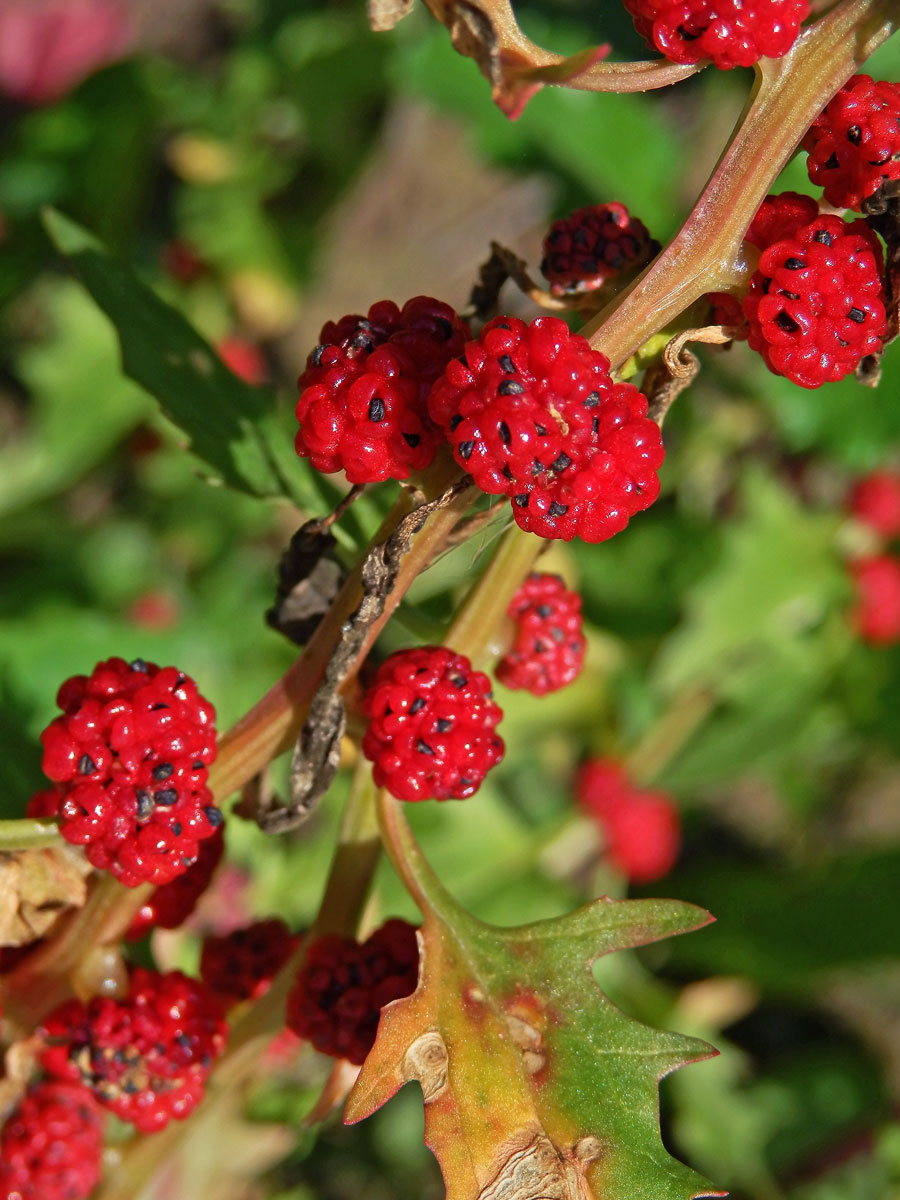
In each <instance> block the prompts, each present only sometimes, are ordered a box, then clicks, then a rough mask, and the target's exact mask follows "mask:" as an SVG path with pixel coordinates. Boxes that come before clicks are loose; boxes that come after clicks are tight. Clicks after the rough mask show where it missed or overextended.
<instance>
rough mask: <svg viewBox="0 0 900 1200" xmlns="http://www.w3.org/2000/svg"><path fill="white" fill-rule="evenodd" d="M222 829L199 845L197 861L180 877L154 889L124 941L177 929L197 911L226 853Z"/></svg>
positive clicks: (139, 910)
mask: <svg viewBox="0 0 900 1200" xmlns="http://www.w3.org/2000/svg"><path fill="white" fill-rule="evenodd" d="M224 832H225V831H224V827H220V828H219V829H217V830H216V831H215V833H214V834H213V836H212V837H210V838H206V839H205V841H202V842H201V843H200V849H199V851H198V853H197V858H196V860H195V861H194V862H193V863H192V864H191V865H190V866H189V867H188V868H187V870H186V871H185V872H184V874H183V875H178V876H176V878H175V879H173V880H172V882H171V883H164V884H163V885H162V886H161V887H158V888H155V889H154V890H153V893H152V894H151V895H150V896H149V897H148V898H147V901H146V902H145V903H144V904H142V905H141V907H140V908H139V909H138V912H137V916H136V917H135V918H134V920H133V921H132V922H131V925H130V926H129V927H128V932H127V933H126V935H125V936H126V937H127V938H128V940H129V941H131V942H133V941H135V940H136V939H137V938H141V937H143V936H144V934H146V933H149V932H150V930H151V929H177V928H178V927H179V926H180V925H183V924H184V922H185V921H186V920H187V919H188V917H189V916H190V915H191V913H192V912H193V911H194V909H195V908H196V907H197V901H198V900H199V899H200V897H201V896H202V895H203V893H204V892H205V891H206V889H207V888H208V887H209V884H210V881H211V880H212V877H213V875H214V874H215V871H216V867H217V866H218V865H219V863H220V861H221V859H222V855H223V853H224V852H225V836H224Z"/></svg>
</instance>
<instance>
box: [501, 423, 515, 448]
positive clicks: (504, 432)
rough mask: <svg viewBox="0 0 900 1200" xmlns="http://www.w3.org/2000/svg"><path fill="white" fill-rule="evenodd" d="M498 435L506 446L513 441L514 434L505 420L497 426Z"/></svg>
mask: <svg viewBox="0 0 900 1200" xmlns="http://www.w3.org/2000/svg"><path fill="white" fill-rule="evenodd" d="M497 436H498V437H499V438H500V441H501V442H502V443H503V445H504V446H508V445H509V443H510V442H511V441H512V434H511V433H510V432H509V426H508V425H507V423H506V422H505V421H501V422H500V424H499V425H498V426H497Z"/></svg>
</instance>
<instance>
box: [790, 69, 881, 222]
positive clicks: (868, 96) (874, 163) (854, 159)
mask: <svg viewBox="0 0 900 1200" xmlns="http://www.w3.org/2000/svg"><path fill="white" fill-rule="evenodd" d="M803 149H804V150H806V151H807V152H808V154H809V158H808V159H807V163H806V166H807V170H808V171H809V177H810V179H811V180H812V181H813V183H815V184H818V186H819V187H821V188H823V189H824V191H825V199H826V200H827V201H828V203H829V204H833V205H834V207H835V208H855V209H857V210H861V209H862V206H863V204H864V202H865V201H866V200H868V198H869V197H870V196H873V195H874V194H875V193H876V192H877V191H878V190H879V189H880V188H881V187H882V186H883V185H884V184H885V183H886V182H887V181H888V180H892V179H900V84H897V83H888V82H886V81H885V80H878V81H877V82H876V81H875V80H874V79H872V77H871V76H870V75H854V76H853V78H852V79H851V80H849V81H848V82H847V83H845V84H844V86H843V87H842V88H841V90H840V91H839V92H838V94H837V95H836V96H835V97H834V99H833V100H832V101H830V103H829V104H827V105H826V106H825V108H824V110H823V111H822V112H821V113H820V114H819V116H818V117H816V119H815V121H813V123H812V125H811V126H810V128H809V131H808V132H807V134H806V136H805V137H804V139H803Z"/></svg>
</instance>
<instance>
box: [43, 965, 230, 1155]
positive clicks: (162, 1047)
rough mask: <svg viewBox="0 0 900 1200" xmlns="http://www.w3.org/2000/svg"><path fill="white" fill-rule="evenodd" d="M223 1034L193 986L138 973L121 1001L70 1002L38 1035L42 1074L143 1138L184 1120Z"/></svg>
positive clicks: (211, 999)
mask: <svg viewBox="0 0 900 1200" xmlns="http://www.w3.org/2000/svg"><path fill="white" fill-rule="evenodd" d="M227 1031H228V1026H227V1024H226V1023H225V1020H224V1017H223V1016H222V1012H221V1009H220V1007H219V1003H218V1001H217V1000H216V998H215V996H213V995H212V993H211V992H210V991H209V989H208V988H207V987H206V986H205V985H204V984H202V983H201V982H200V981H199V980H196V979H190V978H188V976H187V975H183V974H182V973H181V972H180V971H171V972H169V973H168V974H160V973H159V972H158V971H149V970H145V969H144V968H143V967H137V968H135V970H134V971H133V972H132V975H131V980H130V983H129V988H128V992H127V994H126V995H125V996H124V997H123V998H122V999H119V1000H114V999H111V998H110V997H106V996H95V997H94V998H93V999H91V1000H90V1001H88V1003H87V1004H82V1003H81V1001H80V1000H68V1001H66V1002H65V1003H64V1004H61V1005H60V1006H59V1007H58V1008H56V1009H54V1010H53V1012H52V1013H51V1014H50V1015H49V1016H48V1017H47V1018H46V1020H45V1021H44V1023H43V1026H42V1027H41V1029H40V1030H39V1031H38V1032H39V1035H40V1037H41V1039H42V1041H43V1045H44V1050H43V1052H42V1055H41V1062H42V1065H43V1067H44V1070H45V1071H47V1072H48V1073H49V1074H51V1075H54V1076H56V1077H57V1078H60V1079H68V1080H72V1081H77V1082H80V1083H82V1084H84V1085H85V1086H86V1087H88V1088H90V1089H91V1091H92V1092H93V1094H94V1095H95V1096H96V1098H97V1100H99V1102H100V1103H101V1104H102V1105H104V1107H106V1108H109V1109H111V1110H112V1111H113V1112H114V1113H115V1114H116V1116H117V1117H120V1118H121V1119H122V1120H123V1121H130V1122H131V1123H132V1124H133V1125H136V1126H137V1127H138V1129H140V1130H141V1131H142V1132H144V1133H152V1132H153V1131H154V1130H157V1129H162V1128H163V1127H164V1126H166V1125H168V1123H169V1121H170V1120H172V1119H173V1118H178V1119H181V1118H182V1117H186V1116H188V1115H189V1114H190V1113H191V1112H192V1111H193V1109H194V1108H196V1106H197V1104H198V1103H199V1102H200V1100H201V1099H202V1098H203V1088H204V1084H205V1081H206V1077H207V1076H208V1075H209V1072H210V1071H211V1070H212V1065H213V1062H214V1061H215V1059H216V1058H218V1057H219V1055H220V1054H221V1053H222V1050H223V1049H224V1047H225V1038H226V1035H227Z"/></svg>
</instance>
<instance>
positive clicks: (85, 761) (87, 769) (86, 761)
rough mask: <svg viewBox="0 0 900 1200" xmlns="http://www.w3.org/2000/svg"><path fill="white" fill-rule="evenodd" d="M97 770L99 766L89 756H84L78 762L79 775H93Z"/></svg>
mask: <svg viewBox="0 0 900 1200" xmlns="http://www.w3.org/2000/svg"><path fill="white" fill-rule="evenodd" d="M96 770H97V764H96V763H95V762H94V760H93V759H92V758H91V756H90V755H89V754H82V756H81V758H79V760H78V774H79V775H93V773H94V772H95V771H96Z"/></svg>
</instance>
